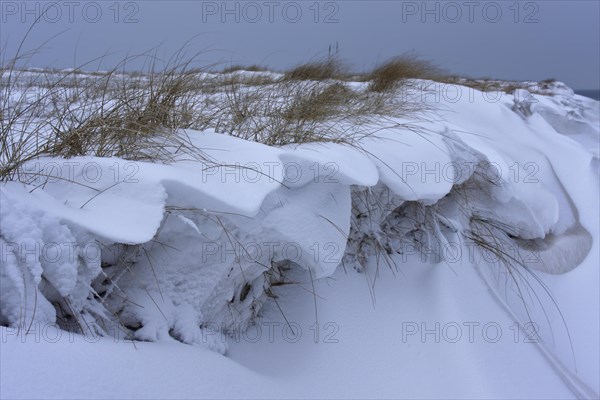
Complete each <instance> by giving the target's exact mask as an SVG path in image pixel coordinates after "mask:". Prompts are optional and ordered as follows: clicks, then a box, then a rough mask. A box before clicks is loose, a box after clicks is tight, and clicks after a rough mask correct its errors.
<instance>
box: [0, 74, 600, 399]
mask: <svg viewBox="0 0 600 400" xmlns="http://www.w3.org/2000/svg"><path fill="white" fill-rule="evenodd" d="M360 85H361V84H358V83H357V84H355V85H353V86H355V87H357V88H359V87H360ZM456 88H458V89H459V92H460V91H462V95H459V96H439V95H435V93H433V94H432V93H429V94H428V95H425V96H422V98H419V99H413V101H425V102H428V103H429V105H431V107H430V108H426V109H425V110H424V111H423V112H422V114H421V115H419V118H415V119H410V118H408V117H406V118H405V119H402V118H399V117H398V118H395V119H394V118H391V117H389V118H388V119H387V121H386V124H385V126H386V127H385V128H381V129H376V130H375V133H373V134H370V135H366V136H364V137H361V138H360V139H358V140H357V141H356V142H355V143H353V144H352V145H348V144H342V143H325V142H319V143H306V144H300V145H285V146H268V145H265V144H261V143H258V142H253V141H249V140H244V139H241V138H237V137H233V136H229V135H226V134H222V133H217V132H215V131H214V130H212V129H207V130H205V131H192V130H187V131H181V132H180V134H181V135H182V137H183V136H185V137H186V138H187V139H186V140H188V141H189V143H190V144H191V145H193V146H196V147H197V148H198V149H200V150H201V152H202V157H201V158H197V159H196V158H189V157H187V158H186V157H184V156H182V157H174V159H173V160H172V162H171V163H169V164H163V163H150V162H141V161H129V160H124V159H120V158H101V157H73V158H68V159H64V158H58V157H47V158H41V159H35V160H32V161H30V162H28V163H27V164H26V165H25V166H24V167H23V168H22V171H21V173H22V176H24V177H25V178H26V179H21V180H20V181H12V182H4V183H2V184H0V202H1V203H0V204H1V208H0V217H1V222H0V245H1V251H2V254H1V257H2V259H1V270H0V278H1V280H0V324H1V325H2V326H1V327H0V330H1V331H0V333H1V335H2V340H1V343H0V345H1V348H0V366H1V371H0V397H1V398H3V399H4V398H6V399H8V398H130V397H131V398H157V399H158V398H161V399H162V398H304V397H307V398H465V397H466V398H544V399H550V398H561V399H562V398H598V394H599V393H600V382H599V379H600V378H599V377H600V366H599V364H600V344H599V342H600V341H599V337H600V327H599V324H600V323H599V315H600V275H599V265H600V259H599V253H600V252H599V245H598V239H600V232H599V230H600V228H599V221H600V215H599V197H598V196H599V191H600V187H599V171H598V168H599V165H600V164H599V162H598V158H599V156H600V151H599V144H600V126H599V124H600V103H599V102H597V101H595V100H591V99H587V98H585V97H581V96H578V95H576V94H574V93H573V91H572V90H571V89H569V88H567V87H566V86H565V85H563V84H561V83H554V84H552V86H551V89H550V92H551V94H549V95H540V94H536V95H534V94H531V93H529V92H527V91H525V90H523V89H519V90H516V91H515V92H514V93H513V94H510V95H508V94H505V93H502V95H498V94H497V93H496V94H495V95H494V96H491V97H490V95H489V94H488V93H482V92H479V91H477V90H475V89H470V88H467V87H462V86H457V87H455V89H456ZM463 89H464V90H463ZM356 90H359V89H356ZM412 95H413V96H414V95H415V94H414V93H413V94H412ZM390 121H392V122H394V123H393V124H390V123H389V122H390Z"/></svg>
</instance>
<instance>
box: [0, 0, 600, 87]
mask: <svg viewBox="0 0 600 400" xmlns="http://www.w3.org/2000/svg"><path fill="white" fill-rule="evenodd" d="M599 3H600V2H599V1H598V0H590V1H520V2H516V1H514V0H511V1H495V2H494V1H468V0H459V1H456V2H453V1H440V2H436V1H428V2H422V1H414V2H413V1H321V2H316V1H314V0H311V1H269V0H264V1H262V0H259V1H250V2H247V1H239V2H235V1H228V2H223V1H191V0H190V1H177V0H176V1H121V2H118V3H117V2H115V1H114V0H111V1H106V2H105V1H95V2H94V1H67V2H61V3H60V4H59V5H57V4H56V3H53V2H23V1H6V0H3V1H2V2H1V3H0V12H1V16H0V18H1V28H0V29H1V32H0V33H1V45H2V53H3V55H4V57H5V58H6V57H7V56H9V57H10V56H13V55H14V54H15V51H16V49H17V47H18V45H19V43H20V42H21V39H22V38H23V37H24V35H25V32H26V31H27V30H28V29H29V28H30V26H31V25H32V23H33V22H34V21H35V20H36V17H39V18H38V19H39V22H38V23H37V24H36V26H35V27H34V28H33V30H32V32H31V34H30V36H29V37H28V39H27V41H26V43H25V44H24V46H23V47H24V49H32V48H35V47H38V46H39V45H41V44H42V43H43V42H44V41H45V40H47V39H49V38H51V37H53V36H54V35H56V34H59V35H58V36H57V37H55V38H54V39H52V40H51V41H50V42H49V43H48V44H47V45H46V47H45V49H44V50H43V51H40V52H39V54H38V55H37V56H36V57H35V58H33V59H32V60H31V61H29V62H28V66H37V67H55V68H63V67H73V66H78V65H81V64H83V63H85V62H87V61H89V60H92V59H94V58H96V57H98V56H101V55H102V54H106V53H107V52H114V53H115V55H114V56H112V58H110V57H109V58H106V59H105V60H104V61H103V62H104V64H103V65H102V68H103V69H108V68H110V67H111V63H113V62H115V60H116V59H117V58H119V57H120V58H122V57H123V56H124V55H125V54H127V52H129V53H140V52H142V51H145V50H147V49H150V48H153V47H156V46H158V45H161V49H162V50H161V53H160V54H165V55H168V54H169V53H171V52H173V51H174V50H175V49H177V48H178V47H179V46H181V45H182V44H183V43H184V42H185V41H186V40H188V39H190V38H193V40H192V42H191V44H190V46H189V51H190V52H194V51H196V50H200V49H207V50H209V51H207V52H205V53H203V54H202V56H201V58H200V59H199V62H206V63H209V62H215V61H218V60H221V61H222V62H223V64H224V65H228V64H261V65H265V66H268V67H271V68H274V69H283V68H286V67H289V66H292V65H295V64H297V63H299V62H301V61H306V60H308V59H311V58H318V57H322V56H326V55H327V54H328V51H329V48H330V46H332V49H333V50H332V51H334V50H335V48H336V43H339V45H338V49H339V54H340V56H341V57H342V58H344V59H345V60H347V61H348V62H349V63H350V64H351V65H352V66H353V67H354V69H356V70H366V69H368V68H370V67H372V66H373V65H374V64H375V63H377V62H378V61H383V60H385V59H386V58H389V57H391V56H394V55H397V54H401V53H404V52H408V51H415V52H416V53H418V54H419V55H421V56H422V57H424V58H427V59H430V60H433V61H434V62H435V63H436V64H438V65H439V66H441V67H443V68H445V69H446V70H448V71H450V72H453V73H457V74H462V75H468V76H473V77H495V78H502V79H532V80H541V79H545V78H556V79H559V80H562V81H565V82H567V84H569V85H570V86H571V87H573V88H576V89H597V88H600V42H599V41H600V39H599V38H600V28H599V23H598V21H599V20H600V7H599ZM196 35H197V36H196ZM96 67H97V66H96V65H94V68H96Z"/></svg>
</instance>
